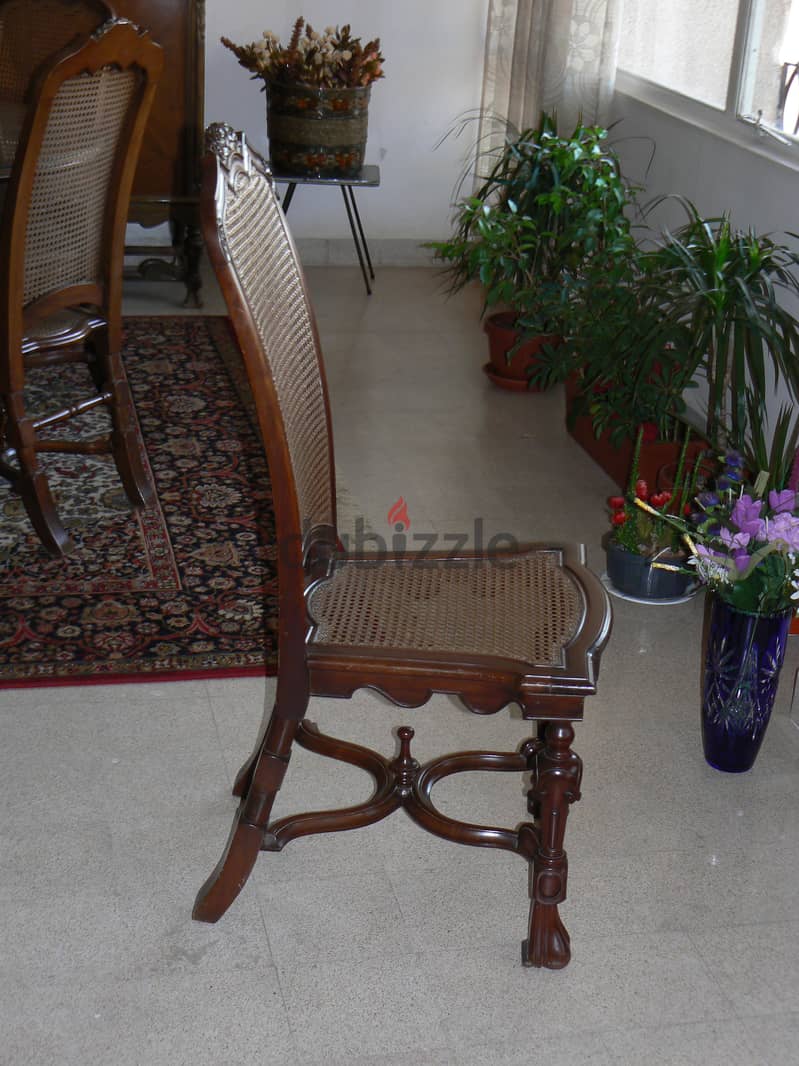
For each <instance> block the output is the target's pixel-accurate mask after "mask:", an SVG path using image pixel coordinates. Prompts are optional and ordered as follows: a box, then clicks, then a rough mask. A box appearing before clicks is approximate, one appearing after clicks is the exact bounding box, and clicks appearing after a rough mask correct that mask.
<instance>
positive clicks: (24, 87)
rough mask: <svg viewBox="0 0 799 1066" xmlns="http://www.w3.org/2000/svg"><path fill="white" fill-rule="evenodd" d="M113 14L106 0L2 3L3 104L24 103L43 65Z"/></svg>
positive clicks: (0, 62) (0, 75)
mask: <svg viewBox="0 0 799 1066" xmlns="http://www.w3.org/2000/svg"><path fill="white" fill-rule="evenodd" d="M113 14H114V12H113V11H112V9H111V8H110V7H109V5H108V4H106V3H104V2H103V0H2V2H0V100H7V101H15V102H17V103H22V102H23V101H24V100H25V97H26V94H27V92H28V89H29V87H30V85H31V82H32V80H33V76H34V74H35V73H36V71H37V70H38V69H39V67H41V66H42V64H44V63H46V62H47V61H48V60H49V59H51V58H52V57H53V56H54V55H55V54H56V52H59V51H60V50H61V49H62V48H64V46H65V45H67V44H69V43H70V41H72V40H73V39H74V38H75V37H87V36H88V35H89V34H90V33H91V32H92V31H93V30H95V29H97V27H98V26H101V25H102V24H103V23H104V22H106V21H107V20H108V19H110V18H112V17H113Z"/></svg>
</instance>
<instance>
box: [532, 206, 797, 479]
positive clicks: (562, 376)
mask: <svg viewBox="0 0 799 1066" xmlns="http://www.w3.org/2000/svg"><path fill="white" fill-rule="evenodd" d="M681 202H682V203H683V204H684V206H685V209H686V211H687V212H688V218H689V220H688V222H687V223H686V224H685V225H684V226H683V227H681V228H680V229H678V230H677V231H676V232H675V233H673V234H672V233H664V234H662V235H661V238H660V240H659V241H658V243H657V244H656V246H655V247H653V248H649V249H643V250H642V249H640V248H638V247H631V248H628V250H627V252H626V254H625V255H621V256H617V257H616V259H615V260H614V262H612V263H611V264H609V265H608V264H607V263H604V262H602V261H601V260H597V261H595V262H594V263H593V264H591V265H589V268H588V269H586V270H584V271H583V273H582V276H581V277H580V278H578V279H576V281H575V283H574V284H573V285H572V286H571V294H572V295H571V299H570V300H569V303H568V305H567V307H566V310H565V313H564V314H563V316H562V318H561V321H562V323H563V332H564V337H565V341H564V344H563V345H561V346H560V347H559V348H558V349H556V350H548V351H547V352H545V353H543V355H542V357H541V359H540V360H539V363H538V365H537V367H536V369H535V371H534V374H533V377H534V380H535V381H537V382H538V383H540V384H543V385H546V384H551V383H553V382H555V381H565V382H566V384H567V396H568V398H569V416H568V424H569V428H570V430H571V432H572V433H573V434H574V435H575V436H576V438H577V440H578V441H579V442H580V443H581V444H582V445H583V447H585V448H586V449H587V450H589V451H590V452H591V454H592V455H593V456H594V458H596V459H597V461H598V462H600V464H601V465H602V466H603V467H604V468H605V469H606V470H607V472H608V473H609V474H610V475H611V476H612V477H613V478H614V480H616V482H617V484H619V485H624V484H625V483H626V479H627V471H628V470H629V463H630V459H631V455H632V450H633V441H634V439H635V435H636V433H637V431H638V428H639V427H640V426H641V425H644V426H645V429H646V436H645V447H644V449H643V451H642V453H641V457H640V465H641V470H642V471H643V472H645V476H646V477H647V478H648V479H654V477H655V476H656V472H657V470H658V469H659V468H660V466H662V465H663V464H664V463H666V462H667V461H670V462H671V463H672V464H673V463H674V461H675V458H676V457H675V451H676V448H677V445H675V444H674V443H673V442H674V440H675V438H679V436H680V435H681V428H680V427H681V425H682V424H684V423H685V422H692V421H695V420H696V419H697V418H698V416H697V414H696V413H693V414H692V413H691V412H690V411H689V409H688V405H687V404H686V397H687V396H688V395H690V394H689V392H688V390H689V389H697V388H698V387H699V386H701V385H702V384H703V383H706V384H707V396H708V399H707V404H706V415H705V418H704V420H703V422H704V424H703V425H702V426H701V427H699V428H700V432H701V433H702V434H703V435H704V436H705V438H706V441H707V442H708V443H710V444H712V445H713V447H714V448H715V449H716V450H717V451H723V449H724V448H725V447H734V448H735V449H736V450H738V451H741V450H743V449H744V448H745V447H746V446H747V444H746V442H747V440H748V433H749V428H750V427H751V426H752V425H755V426H757V425H763V424H764V423H765V422H766V421H767V383H768V382H769V381H770V380H773V381H774V382H775V383H776V382H777V381H779V379H780V378H781V377H784V378H785V380H786V382H787V384H788V388H789V391H790V393H791V394H792V396H794V397H797V396H799V358H798V357H799V343H798V339H799V331H798V330H797V327H798V326H799V323H798V322H797V320H796V319H795V317H794V316H793V315H792V314H791V313H790V312H789V311H788V310H787V309H786V308H785V307H783V306H781V304H780V303H779V302H778V294H779V292H780V290H783V291H785V292H788V293H792V294H794V295H798V294H799V282H797V279H796V276H795V274H794V273H793V270H792V268H793V267H794V266H795V265H796V263H797V262H798V261H799V258H798V257H797V255H796V254H795V253H794V252H793V251H792V250H791V249H789V248H788V247H787V246H786V245H782V244H778V243H776V242H775V241H773V240H772V239H771V238H770V237H767V236H762V235H757V234H755V233H753V232H752V231H741V230H735V229H733V227H732V226H731V224H730V221H729V219H728V218H726V217H725V216H722V217H720V218H718V219H703V218H702V217H701V216H700V215H699V213H698V212H697V210H696V208H695V207H694V206H693V205H692V204H690V202H689V201H686V200H681ZM695 428H697V427H695ZM647 438H650V439H651V443H649V441H648V440H647ZM702 446H703V445H702V444H701V442H699V441H696V442H695V444H694V448H695V449H697V450H699V449H701V447H702ZM669 452H671V458H670V460H669V459H667V456H668V455H669Z"/></svg>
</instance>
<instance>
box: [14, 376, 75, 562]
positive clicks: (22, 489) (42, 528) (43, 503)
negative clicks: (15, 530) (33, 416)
mask: <svg viewBox="0 0 799 1066" xmlns="http://www.w3.org/2000/svg"><path fill="white" fill-rule="evenodd" d="M0 404H1V405H2V406H3V407H4V408H5V411H6V427H5V433H6V436H7V443H8V446H9V453H8V454H9V455H13V456H14V460H13V464H9V465H14V466H16V473H15V476H14V478H13V481H12V484H13V486H14V489H15V490H16V491H17V492H18V493H19V496H20V499H21V500H22V503H23V505H24V507H25V510H26V512H27V514H28V518H30V520H31V525H32V526H33V528H34V529H35V531H36V535H37V536H38V538H39V540H40V541H41V542H42V545H43V546H44V548H45V549H46V551H47V552H49V554H50V555H53V556H56V557H58V556H61V555H65V554H66V553H67V552H69V551H70V550H71V549H72V548H73V547H74V545H73V543H72V540H71V539H70V536H69V534H68V533H67V531H66V529H65V528H64V525H63V523H62V521H61V519H60V518H59V515H58V511H57V509H56V505H55V500H54V499H53V494H52V493H51V492H50V485H49V482H48V480H47V474H46V473H45V472H44V470H43V469H42V468H41V466H40V465H39V459H38V456H37V453H36V448H35V447H34V444H35V440H36V434H35V432H34V429H33V425H32V423H31V420H30V418H29V417H28V415H27V414H26V412H25V405H24V399H23V396H22V393H21V392H16V393H10V394H7V395H6V396H2V397H0ZM4 466H5V464H4Z"/></svg>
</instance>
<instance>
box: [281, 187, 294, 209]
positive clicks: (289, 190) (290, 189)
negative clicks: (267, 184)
mask: <svg viewBox="0 0 799 1066" xmlns="http://www.w3.org/2000/svg"><path fill="white" fill-rule="evenodd" d="M296 188H297V183H296V182H295V181H290V182H289V185H288V188H287V189H286V194H285V196H284V197H283V203H282V204H281V207H282V208H283V214H284V215H285V214H286V212H287V211H288V209H289V206H290V204H291V201H292V199H293V198H294V190H295V189H296Z"/></svg>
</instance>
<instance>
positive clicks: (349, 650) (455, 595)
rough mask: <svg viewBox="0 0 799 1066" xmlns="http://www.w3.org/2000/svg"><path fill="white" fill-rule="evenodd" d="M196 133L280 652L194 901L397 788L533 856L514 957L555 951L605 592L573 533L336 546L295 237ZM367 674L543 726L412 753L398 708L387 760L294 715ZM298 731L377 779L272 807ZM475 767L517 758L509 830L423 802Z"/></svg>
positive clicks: (377, 808)
mask: <svg viewBox="0 0 799 1066" xmlns="http://www.w3.org/2000/svg"><path fill="white" fill-rule="evenodd" d="M209 143H210V146H211V147H212V149H213V154H210V155H209V156H207V157H206V160H205V162H204V188H203V201H202V209H203V220H204V230H205V238H206V244H207V247H208V250H209V255H210V257H211V261H212V263H213V265H214V269H215V271H216V274H217V277H218V280H219V282H220V285H221V287H222V291H223V293H224V295H225V298H226V301H227V304H228V308H229V311H230V315H231V318H232V321H233V325H234V328H235V331H236V335H237V337H238V341H239V344H240V346H241V350H242V353H243V358H244V362H245V365H246V368H247V373H248V376H249V380H250V384H251V387H252V392H253V397H254V402H255V407H256V411H257V414H258V420H259V425H260V430H261V434H262V436H263V439H264V442H265V446H266V452H267V458H268V463H269V469H270V473H271V478H272V485H273V493H274V502H275V512H276V520H277V536H278V545H277V549H278V559H279V575H278V585H279V596H280V601H279V610H280V628H279V633H280V662H279V670H278V678H277V695H276V700H275V705H274V707H273V709H272V711H271V714H270V715H268V716H267V717H266V718H265V722H264V726H263V729H262V732H261V736H260V739H259V742H258V744H257V745H256V748H255V751H254V753H253V755H252V757H251V758H250V759H249V760H248V762H247V763H246V764H245V765H244V767H242V770H241V771H240V773H239V775H238V778H237V781H236V784H235V786H234V794H235V795H237V796H239V797H240V799H241V803H240V805H239V808H238V812H237V814H236V817H235V819H234V823H233V830H232V833H231V836H230V839H229V841H228V845H227V848H226V849H225V852H224V854H223V856H222V858H221V860H220V862H219V864H218V865H217V867H216V869H215V870H214V872H213V873H212V874H211V876H210V877H209V879H208V880H207V881H206V883H205V885H203V887H202V889H201V890H200V893H199V895H198V897H197V901H196V904H195V908H194V917H195V918H197V919H199V920H201V921H210V922H214V921H216V920H217V919H218V918H220V917H221V915H222V914H224V912H225V911H226V909H227V908H228V907H229V906H230V904H231V903H232V902H233V900H234V899H235V898H236V896H237V895H238V893H239V891H240V890H241V889H242V887H243V885H244V884H245V882H246V880H247V878H248V876H249V873H250V871H251V869H252V867H253V865H254V863H255V860H256V858H257V855H258V852H259V851H260V850H261V849H262V848H263V849H266V850H269V851H279V850H280V849H281V848H282V847H284V846H285V844H287V843H288V842H289V841H291V840H293V839H295V838H297V837H299V836H303V835H306V834H309V833H324V832H332V831H335V830H341V829H354V828H357V827H360V826H365V825H369V824H371V823H373V822H376V821H378V820H380V819H382V818H384V817H386V815H388V814H390V813H392V812H393V811H395V810H396V809H398V808H399V807H403V808H404V809H405V810H406V811H407V813H408V814H409V815H410V816H411V817H412V818H413V819H414V820H415V821H416V822H418V823H419V825H421V826H422V827H423V828H424V829H427V830H428V831H430V832H432V833H435V834H437V835H438V836H441V837H444V838H446V839H448V840H453V841H456V842H459V843H462V844H470V845H474V846H478V847H492V848H504V849H508V850H510V851H513V852H516V853H517V854H519V855H521V856H522V857H523V858H525V859H527V860H528V861H529V862H530V864H531V866H532V874H533V877H532V885H533V887H532V900H533V902H532V907H531V913H530V924H529V932H528V937H527V939H526V940H525V941H524V944H523V950H522V957H523V961H524V962H525V963H526V964H528V965H534V966H547V967H551V968H558V967H561V966H564V965H566V963H567V962H568V960H569V957H570V948H569V937H568V934H567V932H566V930H565V928H564V926H563V924H562V922H561V920H560V917H559V914H558V904H560V903H561V902H562V901H563V900H564V899H565V895H566V853H565V851H564V850H563V836H564V831H565V826H566V815H567V812H568V806H569V804H570V803H572V802H574V801H575V800H577V799H579V796H580V778H581V762H580V759H579V757H578V756H577V755H576V754H575V753H574V752H573V751H572V749H571V742H572V740H573V737H574V730H573V728H572V725H571V721H572V720H575V719H579V718H580V717H581V716H582V712H583V700H584V698H585V696H587V695H590V694H591V693H593V692H594V691H595V682H596V673H597V669H598V663H599V653H600V650H601V648H602V647H603V645H604V643H605V640H606V639H607V636H608V632H609V628H610V606H609V603H608V599H607V596H606V595H605V593H604V590H603V589H602V586H601V585H600V583H599V581H598V580H597V579H596V578H595V577H594V576H593V575H592V574H591V573H590V572H589V571H588V570H586V569H585V567H584V566H583V564H582V557H581V552H580V550H579V549H577V548H576V547H574V546H558V545H554V546H553V545H546V546H543V545H528V546H522V547H519V548H518V550H516V551H508V552H505V553H503V554H501V555H487V554H486V555H484V554H479V553H460V554H459V556H458V557H457V558H452V557H451V555H445V554H439V555H427V556H425V557H421V556H418V555H413V554H403V555H396V556H382V557H381V556H368V555H362V556H352V555H350V556H348V555H345V554H343V553H342V552H341V551H340V550H339V549H338V548H337V536H336V517H335V491H334V479H333V473H334V467H333V452H332V436H331V425H330V415H329V409H328V400H327V389H326V384H325V377H324V371H323V367H322V361H321V355H320V351H319V344H318V339H317V332H316V327H315V324H314V319H313V314H312V311H311V308H310V306H309V303H308V298H307V294H306V290H305V285H304V281H303V278H302V274H301V271H300V267H299V265H298V261H297V257H296V254H295V251H294V247H293V244H292V242H291V239H290V237H289V234H288V232H287V230H286V225H285V219H284V216H283V213H282V211H281V208H280V206H279V204H278V201H277V199H276V196H275V192H274V188H273V185H272V182H271V179H270V176H269V173H268V169H267V167H266V165H265V164H264V162H263V160H261V159H260V158H259V157H257V156H255V155H253V154H252V153H251V152H250V151H249V150H248V147H247V145H246V143H245V142H244V140H243V138H242V139H241V140H238V139H237V137H236V135H235V134H234V133H233V131H232V130H231V129H229V128H228V127H226V126H221V125H215V126H212V127H211V128H210V130H209ZM362 687H370V688H373V689H376V690H378V691H379V692H382V693H384V694H385V695H386V696H388V697H389V698H390V699H391V700H393V701H394V702H395V703H397V704H400V705H402V706H404V707H417V706H420V705H421V704H423V703H425V702H426V701H427V700H428V699H429V698H430V696H431V694H432V693H433V692H447V693H453V694H455V695H458V696H459V697H460V698H461V699H462V700H463V702H464V703H465V704H466V706H467V707H468V708H469V709H471V710H472V711H475V712H476V713H479V714H491V713H494V712H496V711H499V710H500V709H501V708H502V707H504V706H506V705H507V704H508V703H510V702H516V703H518V704H519V705H520V706H521V708H522V713H523V716H524V717H525V718H527V719H530V720H534V721H537V722H538V723H539V726H538V727H537V729H536V734H535V736H533V737H531V738H528V739H527V740H525V741H524V742H523V743H522V745H521V747H520V749H519V750H518V751H517V752H491V751H478V752H458V753H455V754H453V755H447V756H444V757H442V758H440V759H435V760H433V761H432V762H430V763H428V764H427V765H426V766H424V767H420V766H419V764H418V763H417V762H416V760H415V759H414V757H413V755H412V753H411V740H412V737H413V730H412V729H410V728H409V727H407V726H404V727H401V728H400V729H399V730H398V736H399V741H400V750H399V754H398V755H396V756H395V757H394V758H392V759H388V758H385V757H384V756H383V755H381V754H379V753H378V752H375V751H372V750H370V749H368V748H365V747H361V746H360V745H355V744H351V743H348V742H343V741H340V740H336V739H334V738H332V737H327V736H325V735H323V734H322V733H321V732H320V731H319V730H318V729H317V728H316V727H315V726H314V725H313V724H312V723H311V722H308V721H306V720H305V714H306V709H307V707H308V703H309V698H310V696H312V695H319V696H341V697H348V696H351V695H352V693H353V692H354V691H355V690H356V689H358V688H362ZM295 740H296V741H297V743H299V744H301V745H302V746H304V747H306V748H308V749H310V750H311V751H314V752H317V753H319V754H323V755H328V756H331V757H333V758H335V759H338V760H341V761H343V762H346V763H351V764H353V765H355V766H359V767H361V768H362V769H364V770H366V771H368V772H370V773H371V774H372V775H373V777H374V780H375V792H374V795H373V796H372V798H371V799H370V800H368V801H367V802H365V803H360V804H357V805H355V806H352V807H347V808H344V809H340V810H335V811H325V812H315V813H307V814H301V815H296V816H293V817H288V818H282V819H279V820H278V821H274V822H271V823H270V821H269V818H270V814H271V809H272V805H273V802H274V799H275V796H276V794H277V791H278V789H279V788H280V785H281V782H282V780H283V777H284V775H285V772H286V768H287V765H288V761H289V755H290V751H291V747H292V743H293V742H294V741H295ZM474 770H499V771H505V772H515V773H518V774H523V773H525V772H529V773H530V774H531V775H532V787H531V789H530V791H529V794H528V805H529V810H530V811H531V813H532V814H533V818H534V820H533V821H530V822H527V823H525V824H523V825H522V826H520V827H519V828H518V829H504V828H499V827H487V826H478V825H473V824H470V823H466V822H461V821H457V820H455V819H453V818H450V817H448V816H446V815H444V814H443V813H442V812H440V811H439V810H437V809H436V807H435V805H434V803H433V801H432V798H431V792H432V789H433V786H434V785H435V784H436V782H437V781H439V780H440V779H442V778H444V777H446V776H448V775H450V774H453V773H459V772H463V771H474ZM514 821H515V819H514Z"/></svg>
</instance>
